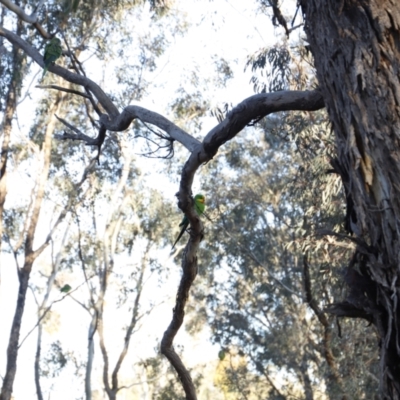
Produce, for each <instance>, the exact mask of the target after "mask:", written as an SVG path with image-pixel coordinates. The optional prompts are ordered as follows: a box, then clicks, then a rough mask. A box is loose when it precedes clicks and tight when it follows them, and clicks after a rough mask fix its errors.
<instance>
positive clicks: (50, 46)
mask: <svg viewBox="0 0 400 400" xmlns="http://www.w3.org/2000/svg"><path fill="white" fill-rule="evenodd" d="M61 55H62V47H61V40H60V39H58V38H56V37H53V39H51V40H50V43H47V44H46V47H45V48H44V56H43V60H44V70H43V75H42V78H43V77H44V74H45V73H46V72H47V70H48V68H49V66H50V65H51V64H52V63H53V62H54V61H56V60H58V59H59V58H60V57H61Z"/></svg>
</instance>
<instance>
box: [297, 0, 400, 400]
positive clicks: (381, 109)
mask: <svg viewBox="0 0 400 400" xmlns="http://www.w3.org/2000/svg"><path fill="white" fill-rule="evenodd" d="M300 3H301V7H302V10H303V13H304V17H305V21H306V25H305V30H306V33H307V38H308V41H309V43H310V47H311V50H312V52H313V55H314V58H315V66H316V69H317V76H318V80H319V82H320V88H321V90H322V94H323V97H324V101H325V105H326V107H327V111H328V113H329V117H330V120H331V122H332V125H333V129H334V131H335V135H336V143H337V159H336V160H333V165H334V166H336V168H335V169H336V171H337V172H338V173H339V174H340V175H341V177H342V180H343V183H344V185H345V190H346V195H347V205H348V210H347V223H346V227H347V229H348V230H349V233H351V234H352V235H353V236H354V237H355V238H356V240H357V243H358V247H357V249H356V253H355V255H354V258H353V259H352V261H351V262H350V264H349V267H348V273H347V277H346V280H347V282H348V284H349V287H350V290H349V295H348V298H347V299H346V301H344V302H343V303H340V304H335V305H333V306H331V307H330V311H331V312H333V313H335V314H337V315H340V316H349V317H361V318H365V319H367V320H369V321H371V322H373V323H374V325H376V327H377V329H378V332H379V335H380V350H381V355H380V362H381V382H380V385H381V390H382V394H383V397H384V398H390V399H400V337H399V333H400V311H399V309H398V300H399V295H400V291H399V275H400V251H399V245H400V243H399V241H400V156H399V154H400V152H399V144H400V108H399V105H400V82H399V78H400V32H399V29H400V3H399V2H398V1H395V0H344V1H341V2H339V1H336V0H307V1H306V0H302V1H301V2H300Z"/></svg>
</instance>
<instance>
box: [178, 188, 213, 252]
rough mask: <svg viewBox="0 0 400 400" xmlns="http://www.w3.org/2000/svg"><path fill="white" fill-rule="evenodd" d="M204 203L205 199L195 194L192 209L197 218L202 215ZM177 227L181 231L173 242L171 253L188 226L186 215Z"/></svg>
mask: <svg viewBox="0 0 400 400" xmlns="http://www.w3.org/2000/svg"><path fill="white" fill-rule="evenodd" d="M205 201H206V198H205V197H204V195H202V194H196V196H194V209H195V210H196V213H197V215H198V216H200V215H202V214H203V213H204V210H205V208H206V205H205ZM179 226H181V227H182V229H181V231H180V233H179V236H178V238H177V239H176V240H175V243H174V245H173V246H172V248H171V251H172V250H173V249H174V247H175V245H176V244H177V243H178V242H179V239H180V238H181V237H182V235H183V233H184V232H185V231H186V229H187V227H188V226H189V219H188V217H187V216H186V215H185V216H184V217H183V218H182V221H181V223H180V224H179Z"/></svg>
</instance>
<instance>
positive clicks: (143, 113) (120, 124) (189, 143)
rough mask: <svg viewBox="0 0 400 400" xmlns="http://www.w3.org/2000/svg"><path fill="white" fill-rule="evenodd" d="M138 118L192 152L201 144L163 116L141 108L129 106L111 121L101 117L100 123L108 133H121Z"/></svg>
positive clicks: (104, 116) (106, 117)
mask: <svg viewBox="0 0 400 400" xmlns="http://www.w3.org/2000/svg"><path fill="white" fill-rule="evenodd" d="M136 118H138V119H139V120H140V121H142V122H143V123H149V124H152V125H155V126H157V127H158V128H160V129H162V130H163V131H164V132H167V133H168V134H169V135H170V136H171V138H172V139H174V140H176V141H178V142H179V143H181V144H182V145H183V146H185V147H186V148H187V149H188V150H189V151H190V152H193V151H195V150H196V149H197V148H198V147H199V146H200V144H201V142H200V141H198V140H197V139H195V138H194V137H193V136H191V135H189V134H188V133H187V132H185V131H184V130H183V129H181V128H179V126H177V125H175V124H174V123H173V122H171V121H170V120H168V119H167V118H165V117H163V116H162V115H160V114H158V113H156V112H154V111H150V110H147V109H146V108H143V107H139V106H127V107H125V108H124V110H123V111H122V112H121V114H119V115H118V116H117V117H115V118H113V119H111V120H110V119H109V118H108V116H107V115H104V114H103V115H102V116H101V117H100V122H101V123H102V124H103V125H104V126H105V127H106V129H107V130H108V131H116V132H120V131H123V130H125V129H127V128H128V127H129V125H130V124H131V123H132V121H133V120H134V119H136Z"/></svg>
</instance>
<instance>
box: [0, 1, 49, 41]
mask: <svg viewBox="0 0 400 400" xmlns="http://www.w3.org/2000/svg"><path fill="white" fill-rule="evenodd" d="M0 3H2V4H3V5H4V6H5V7H7V8H8V9H9V10H10V11H12V12H13V13H15V14H17V16H18V17H19V18H20V19H21V20H22V21H24V22H27V23H28V24H31V25H33V26H34V27H35V28H36V29H37V31H38V32H39V33H40V34H41V35H42V36H43V37H44V38H46V39H50V38H51V35H50V34H49V33H48V32H47V31H46V30H45V29H44V28H43V27H42V25H40V24H39V22H38V21H37V15H36V12H37V10H38V9H39V8H40V7H41V6H42V5H43V3H44V1H41V2H40V3H39V5H38V6H37V7H36V9H35V11H34V12H33V13H32V14H31V15H28V14H26V13H25V11H24V10H23V9H22V8H21V7H18V6H17V5H16V4H14V3H12V2H11V1H9V0H0Z"/></svg>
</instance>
